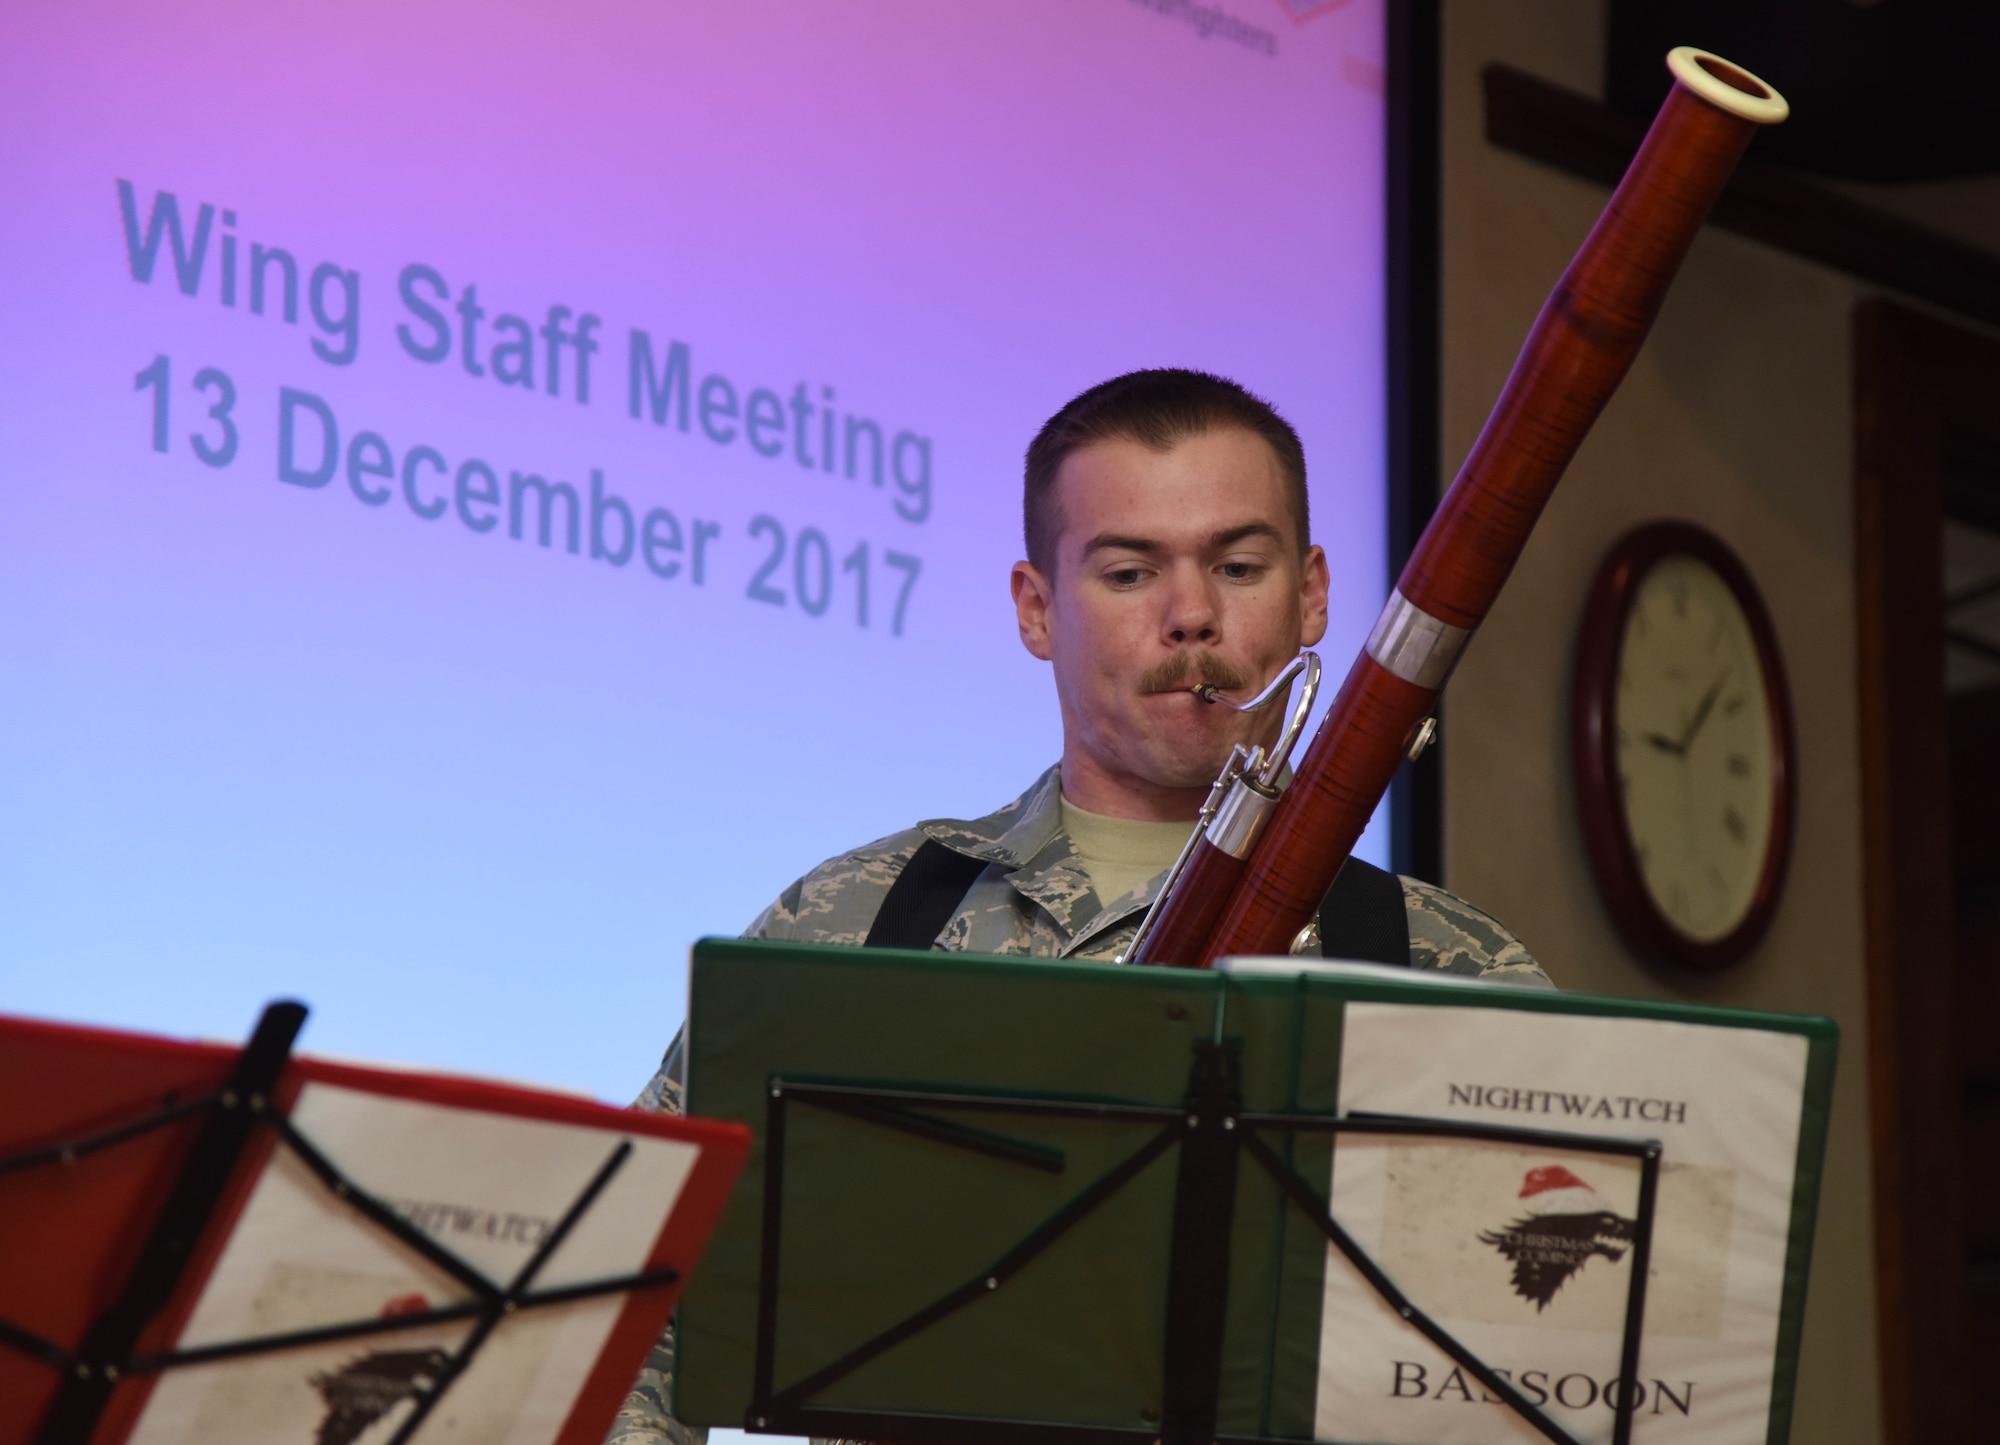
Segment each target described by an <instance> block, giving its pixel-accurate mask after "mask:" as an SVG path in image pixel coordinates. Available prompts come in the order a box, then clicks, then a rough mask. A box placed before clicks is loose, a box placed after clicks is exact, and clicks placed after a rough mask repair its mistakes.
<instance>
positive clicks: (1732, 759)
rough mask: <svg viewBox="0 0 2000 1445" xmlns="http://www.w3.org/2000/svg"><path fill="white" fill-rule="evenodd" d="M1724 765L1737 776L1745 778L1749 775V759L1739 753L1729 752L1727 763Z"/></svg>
mask: <svg viewBox="0 0 2000 1445" xmlns="http://www.w3.org/2000/svg"><path fill="white" fill-rule="evenodd" d="M1726 766H1727V767H1728V768H1729V771H1730V772H1732V773H1734V774H1735V775H1736V776H1737V777H1739V778H1747V777H1749V776H1750V759H1748V758H1746V757H1745V756H1743V754H1741V753H1731V754H1730V755H1729V762H1728V763H1727V765H1726Z"/></svg>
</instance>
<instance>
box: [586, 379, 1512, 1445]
mask: <svg viewBox="0 0 2000 1445" xmlns="http://www.w3.org/2000/svg"><path fill="white" fill-rule="evenodd" d="M1023 516H1024V531H1025V533H1026V543H1027V552H1028V557H1027V560H1026V561H1023V562H1016V563H1015V564H1014V568H1013V573H1012V578H1011V582H1012V587H1013V596H1014V611H1015V615H1016V617H1017V619H1018V621H1019V623H1020V630H1021V643H1022V645H1023V646H1024V647H1026V648H1027V649H1028V651H1029V652H1031V653H1033V654H1034V655H1035V656H1036V657H1038V658H1041V659H1042V660H1043V661H1045V662H1047V663H1049V664H1050V665H1051V667H1052V669H1053V671H1054V674H1055V684H1056V700H1057V705H1058V706H1059V708H1060V709H1061V714H1062V733H1063V751H1062V759H1061V761H1060V762H1058V763H1057V764H1056V765H1055V766H1054V767H1052V768H1050V769H1049V770H1048V771H1047V772H1045V773H1043V774H1042V776H1041V777H1040V778H1038V779H1036V780H1035V782H1034V784H1033V785H1032V786H1031V787H1030V788H1029V789H1028V791H1027V792H1025V793H1023V794H1022V795H1021V796H1020V797H1018V798H1016V799H1015V800H1014V801H1013V802H1011V803H1009V804H1007V805H1006V806H1005V807H1003V808H1001V809H1000V810H998V811H997V812H994V813H989V814H988V815H987V816H985V817H983V818H976V819H972V820H969V821H968V820H962V819H955V818H943V819H933V820H932V821H930V822H925V823H920V824H918V825H917V826H916V827H914V828H909V829H906V830H905V831H903V832H900V833H894V834H891V835H890V836H889V837H887V838H883V839H880V840H879V841H877V842H873V843H869V844H866V845H865V846H863V847H860V848H857V849H855V850H854V851H852V852H849V853H843V854H841V855H840V856H839V857H837V858H832V859H829V860H828V861H827V862H825V863H822V864H820V866H819V867H817V868H815V869H813V870H812V871H811V872H810V873H808V874H806V875H805V877H803V878H801V879H799V880H798V881H797V882H796V883H794V884H792V885H791V887H789V888H787V889H786V890H785V891H784V892H783V893H781V894H780V895H779V896H778V899H777V901H776V902H774V903H773V904H771V906H770V907H769V908H767V909H765V910H764V912H763V913H762V914H761V915H760V916H759V917H758V919H757V921H756V922H755V923H754V924H752V925H751V927H750V931H749V935H748V936H750V937H752V938H769V939H785V940H788V941H790V942H795V943H832V944H850V945H854V944H862V943H870V944H874V945H877V946H881V945H890V946H902V947H914V948H938V949H944V950H948V951H953V952H960V951H963V952H972V953H986V954H1012V955H1025V956H1029V957H1035V958H1073V959H1089V960H1094V961H1100V962H1108V961H1112V960H1115V959H1117V958H1118V957H1119V956H1120V954H1121V953H1122V952H1123V950H1124V949H1125V948H1126V946H1127V945H1128V944H1129V943H1130V942H1131V941H1132V936H1133V934H1134V932H1135V931H1136V930H1137V928H1138V926H1139V923H1140V920H1141V919H1142V918H1143V917H1144V915H1145V912H1146V909H1147V908H1148V906H1149V905H1150V904H1151V903H1152V901H1153V897H1154V894H1155V892H1156V891H1157V890H1158V888H1159V886H1160V884H1161V882H1162V880H1163V877H1164V875H1165V873H1166V871H1167V869H1168V868H1169V867H1170V866H1171V865H1172V863H1173V861H1174V858H1175V856H1176V855H1177V854H1178V853H1179V852H1180V849H1181V847H1182V845H1183V844H1184V843H1185V842H1186V841H1187V838H1188V834H1189V830H1190V828H1191V827H1192V825H1193V823H1194V820H1195V817H1196V814H1197V813H1198V812H1199V811H1200V808H1201V805H1202V802H1203V800H1204V799H1205V798H1206V797H1207V796H1208V791H1209V787H1210V785H1211V784H1212V783H1213V782H1214V780H1215V777H1216V774H1217V773H1218V772H1220V771H1221V769H1222V766H1223V764H1224V762H1225V761H1226V760H1227V759H1228V757H1229V755H1230V750H1231V749H1232V748H1233V747H1234V746H1235V745H1236V744H1238V743H1245V744H1249V743H1264V744H1269V743H1270V742H1271V741H1272V740H1273V738H1274V737H1275V735H1276V733H1277V730H1278V727H1279V725H1280V723H1281V722H1282V717H1281V716H1280V715H1279V710H1267V711H1264V712H1259V713H1243V712H1239V711H1236V710H1235V709H1233V708H1228V707H1216V706H1211V705H1210V704H1208V703H1206V702H1204V701H1203V700H1202V699H1201V698H1199V697H1198V696H1197V695H1196V694H1195V692H1194V691H1193V689H1194V687H1195V686H1196V685H1197V684H1202V683H1208V684H1212V685H1213V686H1215V687H1216V688H1219V689H1221V690H1222V691H1223V692H1225V693H1229V694H1232V695H1235V696H1237V697H1248V696H1249V695H1250V694H1251V693H1252V692H1254V691H1255V690H1256V689H1258V688H1259V687H1261V686H1262V685H1263V684H1264V683H1265V682H1267V681H1268V680H1269V679H1271V678H1273V677H1275V676H1276V675H1277V673H1278V672H1279V670H1280V669H1281V668H1282V667H1283V666H1284V665H1285V664H1286V663H1287V662H1288V661H1289V660H1290V659H1291V658H1292V657H1293V656H1294V655H1296V654H1297V652H1298V650H1299V649H1300V648H1301V647H1311V646H1313V645H1314V644H1315V643H1317V642H1318V641H1319V640H1320V638H1321V636H1322V635H1323V634H1324V633H1325V631H1326V597H1327V564H1326V554H1325V552H1323V551H1322V550H1321V549H1320V548H1319V547H1317V546H1314V545H1312V544H1311V541H1310V532H1309V528H1308V513H1307V506H1306V467H1305V453H1304V450H1303V448H1302V447H1301V446H1300V444H1299V438H1298V434H1297V433H1296V432H1295V431H1293V430H1292V428H1291V426H1290V425H1289V424H1288V423H1287V422H1286V421H1285V420H1284V419H1283V418H1282V417H1280V416H1279V415H1278V413H1277V412H1276V411H1275V410H1274V409H1273V408H1272V407H1271V406H1270V405H1269V404H1268V403H1266V402H1264V401H1262V400H1260V399H1259V398H1257V397H1255V396H1253V395H1251V394H1250V393H1249V392H1248V391H1245V390H1244V389H1243V388H1242V387H1240V386H1237V385H1236V384H1235V383H1234V382H1230V381H1225V380H1223V379H1222V378H1220V377H1216V376H1210V375H1208V374H1206V373H1203V372H1196V371H1181V370H1154V371H1138V372H1132V373H1130V374H1128V375H1125V376H1121V377H1117V378H1115V379H1113V380H1111V381H1107V382H1105V383H1103V384H1102V385H1099V386H1095V387H1092V388H1091V389H1090V390H1089V391H1086V392H1084V393H1083V394H1082V395H1081V396H1078V397H1077V398H1076V399H1075V400H1073V401H1071V402H1070V403H1069V404H1068V405H1067V406H1065V407H1063V409H1062V410H1061V411H1059V412H1057V413H1056V414H1055V416H1053V417H1052V418H1050V420H1049V421H1048V423H1047V425H1045V426H1044V427H1043V428H1042V430H1041V432H1040V433H1039V434H1038V435H1037V436H1036V437H1035V440H1034V442H1033V443H1032V444H1031V445H1030V446H1029V448H1028V456H1027V471H1026V486H1025V493H1024V501H1023ZM899 880H900V883H901V886H898V885H899ZM1292 951H1293V952H1294V953H1312V954H1322V953H1323V954H1326V955H1329V956H1334V957H1343V958H1363V959H1369V960H1373V961H1376V962H1383V963H1394V964H1402V965H1407V966H1409V967H1412V968H1424V969H1437V970H1442V971H1445V972H1449V973H1456V974H1467V975H1473V976H1477V977H1480V978H1485V979H1490V980H1494V981H1498V982H1505V983H1520V984H1527V985H1529V986H1537V987H1547V986H1548V979H1547V977H1546V975H1544V974H1543V972H1542V970H1541V968H1540V967H1539V966H1538V965H1537V964H1536V963H1535V961H1534V959H1533V958H1531V957H1530V956H1529V954H1528V951H1527V950H1526V949H1525V948H1523V947H1522V946H1521V943H1520V941H1519V940H1518V939H1516V938H1515V937H1514V935H1513V934H1512V933H1510V932H1508V931H1507V929H1506V928H1504V927H1502V926H1501V925H1500V924H1499V923H1498V922H1496V921H1495V920H1494V919H1493V918H1491V917H1489V916H1488V915H1486V914H1485V913H1482V912H1480V911H1479V910H1478V909H1476V908H1474V907H1472V906H1471V905H1470V904H1468V903H1465V902H1464V901H1463V900H1461V899H1458V898H1456V897H1454V896H1453V895H1451V894H1449V893H1447V892H1445V891H1444V890H1443V889H1441V888H1437V887H1433V886H1432V885H1430V884H1428V883H1420V882H1418V881H1416V880H1415V879H1411V878H1397V877H1395V876H1393V875H1391V874H1387V873H1384V872H1382V871H1381V870H1379V869H1375V868H1372V867H1370V866H1369V865H1367V864H1365V863H1363V862H1362V861H1361V860H1360V859H1358V858H1357V859H1350V860H1349V861H1348V863H1347V864H1346V866H1345V867H1344V868H1343V869H1342V870H1341V873H1340V876H1339V878H1338V880H1337V881H1336V882H1335V884H1334V886H1333V889H1332V891H1331V892H1330V893H1329V894H1328V896H1327V902H1326V904H1325V906H1324V907H1323V908H1322V909H1321V912H1320V915H1319V918H1318V920H1317V921H1316V922H1315V923H1314V924H1312V925H1308V927H1307V928H1306V929H1304V930H1302V931H1301V933H1300V936H1299V937H1298V939H1296V940H1295V941H1294V943H1293V945H1292ZM682 1073H683V1063H682V1057H681V1050H680V1040H679V1039H678V1038H676V1039H675V1041H674V1043H673V1045H672V1046H670V1047H669V1048H668V1050H667V1055H666V1058H665V1060H664V1061H663V1062H662V1064H661V1066H660V1070H659V1073H658V1074H657V1075H655V1077H654V1079H653V1081H652V1083H650V1084H649V1085H647V1087H646V1091H645V1093H644V1094H643V1095H642V1096H641V1097H640V1101H639V1102H640V1106H641V1107H644V1108H651V1109H667V1110H674V1111H678V1110H679V1108H680V1103H681V1088H682ZM672 1376H673V1338H672V1331H671V1330H669V1331H668V1333H667V1334H666V1335H664V1336H663V1337H662V1338H661V1341H660V1344H659V1346H658V1347H657V1348H656V1349H655V1351H654V1353H653V1357H652V1358H651V1359H650V1360H649V1361H648V1363H647V1366H646V1369H645V1370H644V1371H643V1372H642V1373H641V1375H640V1377H639V1381H638V1384H637V1385H636V1387H635V1388H634V1389H633V1391H632V1394H631V1396H630V1397H629V1398H628V1399H627V1401H626V1403H625V1407H624V1409H623V1410H622V1411H621V1412H620V1413H619V1417H618V1423H617V1424H616V1426H614V1428H613V1429H612V1432H611V1436H610V1439H609V1441H608V1442H607V1445H655V1442H660V1441H672V1442H674V1445H689V1442H690V1441H692V1440H693V1439H695V1438H697V1437H698V1436H699V1435H700V1434H701V1433H702V1432H699V1431H695V1430H692V1429H690V1428H689V1427H687V1426H684V1425H682V1424H681V1423H680V1422H678V1421H676V1420H674V1419H673V1418H672V1416H671V1414H670V1412H669V1409H668V1404H669V1400H670V1398H671V1384H672Z"/></svg>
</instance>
